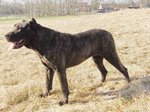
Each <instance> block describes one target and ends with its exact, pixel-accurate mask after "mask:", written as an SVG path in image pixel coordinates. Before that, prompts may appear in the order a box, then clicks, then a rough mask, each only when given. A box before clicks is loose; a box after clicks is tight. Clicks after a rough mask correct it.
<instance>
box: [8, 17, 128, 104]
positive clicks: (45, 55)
mask: <svg viewBox="0 0 150 112" xmlns="http://www.w3.org/2000/svg"><path fill="white" fill-rule="evenodd" d="M6 39H7V41H8V42H10V43H11V46H10V47H9V49H17V48H21V47H22V46H26V47H27V48H30V49H33V50H34V51H35V52H36V53H37V54H38V55H39V57H40V59H41V61H42V63H43V64H44V65H45V67H46V90H47V91H46V93H45V94H43V96H45V95H48V93H49V92H50V90H52V82H53V76H54V71H56V72H57V74H58V77H59V80H60V84H61V89H62V92H63V95H64V97H63V100H61V101H60V102H59V105H63V104H66V103H68V96H69V89H68V82H67V77H66V69H67V68H69V67H72V66H75V65H78V64H80V63H81V62H83V61H85V60H86V59H88V58H89V57H92V58H93V60H94V62H95V64H96V65H97V68H98V69H99V71H100V72H101V75H102V82H103V81H105V79H106V74H107V70H106V68H105V67H104V65H103V59H104V58H105V59H106V60H107V61H108V62H109V63H111V64H112V65H113V66H114V67H115V68H116V69H118V70H119V71H120V72H121V73H122V74H123V75H124V76H125V78H126V80H127V81H128V82H130V78H129V75H128V72H127V69H126V68H125V67H124V66H123V65H122V63H121V61H120V59H119V57H118V55H117V52H116V48H115V43H114V40H113V37H112V35H111V33H109V32H108V31H105V30H101V29H92V30H89V31H86V32H82V33H78V34H68V33H61V32H58V31H55V30H52V29H49V28H46V27H44V26H41V25H40V24H38V23H37V22H36V20H35V19H34V18H33V19H32V20H31V21H25V20H23V21H22V22H21V23H18V24H15V25H14V30H13V31H11V32H9V33H7V34H6Z"/></svg>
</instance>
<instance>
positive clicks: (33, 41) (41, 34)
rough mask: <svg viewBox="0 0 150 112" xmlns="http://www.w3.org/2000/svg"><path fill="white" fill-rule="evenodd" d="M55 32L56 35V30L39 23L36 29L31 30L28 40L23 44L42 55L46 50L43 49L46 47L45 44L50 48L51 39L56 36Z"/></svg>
mask: <svg viewBox="0 0 150 112" xmlns="http://www.w3.org/2000/svg"><path fill="white" fill-rule="evenodd" d="M41 29H42V30H41ZM56 34H57V35H58V32H57V31H54V30H52V29H49V28H46V27H43V26H41V25H39V26H38V29H36V30H34V31H33V33H32V36H31V37H30V41H29V42H27V44H26V45H25V46H26V47H27V48H29V49H33V50H34V51H36V52H38V53H39V54H40V55H43V54H44V53H45V51H46V50H44V49H47V48H46V47H47V46H49V49H50V46H51V44H53V43H52V42H51V40H52V39H53V38H55V36H57V35H56ZM42 41H43V42H42ZM45 42H46V43H45ZM46 44H49V45H46Z"/></svg>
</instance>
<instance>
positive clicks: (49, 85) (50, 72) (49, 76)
mask: <svg viewBox="0 0 150 112" xmlns="http://www.w3.org/2000/svg"><path fill="white" fill-rule="evenodd" d="M45 68H46V69H45V70H46V71H45V72H46V91H45V93H43V94H41V97H46V96H48V95H49V92H50V90H52V83H53V77H54V71H53V70H52V69H51V68H47V67H45Z"/></svg>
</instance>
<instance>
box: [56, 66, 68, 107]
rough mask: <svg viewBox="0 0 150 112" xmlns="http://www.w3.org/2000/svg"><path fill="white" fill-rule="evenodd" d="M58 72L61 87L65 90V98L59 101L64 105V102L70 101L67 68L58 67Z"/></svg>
mask: <svg viewBox="0 0 150 112" xmlns="http://www.w3.org/2000/svg"><path fill="white" fill-rule="evenodd" d="M57 74H58V77H59V80H60V85H61V89H62V92H63V100H61V101H60V102H59V105H60V106H62V105H63V104H67V103H68V96H69V89H68V82H67V77H66V69H65V68H62V67H58V68H57Z"/></svg>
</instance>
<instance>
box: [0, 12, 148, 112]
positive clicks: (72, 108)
mask: <svg viewBox="0 0 150 112" xmlns="http://www.w3.org/2000/svg"><path fill="white" fill-rule="evenodd" d="M20 21H21V20H18V19H17V20H15V19H13V20H9V21H8V20H5V19H3V20H2V21H0V46H1V47H0V112H150V9H138V10H122V11H118V12H112V13H106V14H97V15H86V16H72V17H54V18H38V19H37V21H38V22H39V23H40V24H42V25H44V26H47V27H49V28H52V29H55V30H57V31H61V32H68V33H73V34H74V33H78V32H82V31H85V30H89V29H93V28H101V29H105V30H108V31H110V32H111V33H112V34H113V36H114V39H115V42H116V46H117V51H118V54H119V56H120V58H121V60H122V62H123V64H124V65H125V66H126V67H127V68H128V71H129V75H130V77H131V79H132V81H131V83H130V84H128V83H127V82H126V81H125V79H124V77H123V75H122V74H121V73H120V72H118V71H117V70H116V69H115V68H114V67H112V66H111V65H110V64H109V63H108V62H107V61H104V63H105V66H106V68H107V70H108V71H109V73H108V76H107V80H106V82H105V83H101V82H100V78H101V77H100V73H99V71H98V70H97V68H96V66H95V65H94V63H93V61H92V59H88V60H87V61H85V62H83V63H82V64H80V65H78V66H76V67H73V68H69V69H67V74H68V75H67V77H68V82H69V87H70V92H71V94H70V97H69V98H70V99H69V100H70V101H69V104H67V105H64V106H62V107H60V106H58V104H57V103H58V101H59V100H60V98H61V91H60V84H59V81H58V78H57V75H55V77H54V85H53V91H52V94H51V95H50V96H49V97H47V98H39V97H38V95H39V94H40V93H41V92H43V91H44V90H45V74H44V67H43V65H42V64H41V62H40V59H39V58H38V56H37V55H36V54H35V53H34V52H33V51H31V50H29V49H27V48H25V47H23V48H21V49H17V50H12V51H8V50H7V49H8V46H9V43H7V41H6V40H5V38H4V35H5V34H6V33H7V32H8V31H10V30H11V29H12V27H13V25H14V24H15V23H16V22H20Z"/></svg>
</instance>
